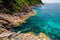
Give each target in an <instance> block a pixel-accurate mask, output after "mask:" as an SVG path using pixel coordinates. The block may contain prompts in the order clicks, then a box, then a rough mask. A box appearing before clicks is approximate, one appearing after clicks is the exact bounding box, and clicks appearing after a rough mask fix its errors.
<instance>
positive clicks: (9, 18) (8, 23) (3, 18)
mask: <svg viewBox="0 0 60 40" xmlns="http://www.w3.org/2000/svg"><path fill="white" fill-rule="evenodd" d="M33 15H35V13H34V11H31V12H29V13H25V12H22V13H16V14H14V15H10V14H6V13H0V27H2V28H14V27H16V26H18V25H19V24H22V23H24V22H25V20H26V19H28V18H29V17H31V16H33Z"/></svg>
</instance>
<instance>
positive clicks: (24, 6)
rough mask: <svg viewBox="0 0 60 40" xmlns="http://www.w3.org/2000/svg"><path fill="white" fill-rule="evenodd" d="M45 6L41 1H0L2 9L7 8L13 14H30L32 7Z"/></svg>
mask: <svg viewBox="0 0 60 40" xmlns="http://www.w3.org/2000/svg"><path fill="white" fill-rule="evenodd" d="M37 4H43V3H42V1H41V0H0V8H6V9H7V10H9V12H11V13H16V12H22V11H25V12H29V11H31V8H30V7H31V6H36V5H37Z"/></svg>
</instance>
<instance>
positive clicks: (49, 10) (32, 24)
mask: <svg viewBox="0 0 60 40" xmlns="http://www.w3.org/2000/svg"><path fill="white" fill-rule="evenodd" d="M33 9H34V10H35V11H36V13H37V14H36V15H35V16H32V17H30V18H29V19H28V20H26V23H24V24H22V25H20V26H18V27H16V28H13V30H14V31H15V32H17V33H26V32H34V33H35V34H39V33H41V32H42V33H44V34H46V35H47V36H49V37H50V38H51V39H52V40H60V4H58V3H55V4H52V3H51V4H44V5H42V6H41V7H36V8H33ZM13 30H12V31H13Z"/></svg>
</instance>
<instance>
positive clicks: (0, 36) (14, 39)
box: [0, 28, 39, 40]
mask: <svg viewBox="0 0 60 40" xmlns="http://www.w3.org/2000/svg"><path fill="white" fill-rule="evenodd" d="M0 40H39V38H37V37H36V36H34V35H31V34H28V33H25V34H17V33H15V32H9V31H7V30H6V29H3V28H0Z"/></svg>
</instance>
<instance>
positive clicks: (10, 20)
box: [0, 11, 50, 40]
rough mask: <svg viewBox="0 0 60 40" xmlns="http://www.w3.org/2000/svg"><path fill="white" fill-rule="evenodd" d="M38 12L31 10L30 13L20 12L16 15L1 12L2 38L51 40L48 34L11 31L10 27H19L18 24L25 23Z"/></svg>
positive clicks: (6, 39) (0, 29) (5, 39)
mask: <svg viewBox="0 0 60 40" xmlns="http://www.w3.org/2000/svg"><path fill="white" fill-rule="evenodd" d="M35 14H36V13H35V12H34V11H31V12H30V13H24V12H23V13H18V14H14V15H10V14H6V13H0V40H42V38H45V39H44V40H50V39H49V38H48V37H46V35H44V34H43V33H40V35H39V36H34V34H31V33H21V34H18V33H16V32H11V31H9V29H11V28H14V27H17V26H18V25H20V24H22V23H25V20H26V19H28V18H29V17H31V16H34V15H35Z"/></svg>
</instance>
